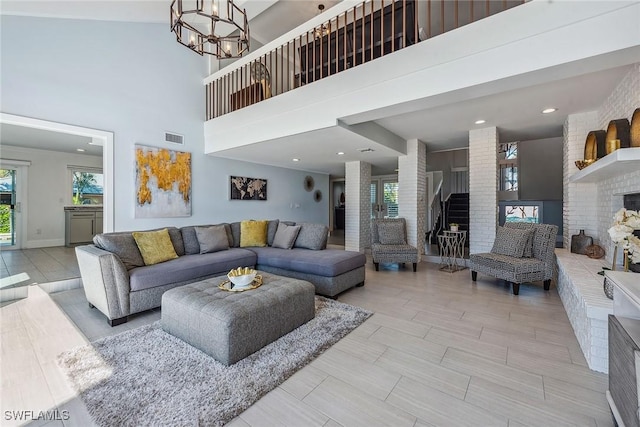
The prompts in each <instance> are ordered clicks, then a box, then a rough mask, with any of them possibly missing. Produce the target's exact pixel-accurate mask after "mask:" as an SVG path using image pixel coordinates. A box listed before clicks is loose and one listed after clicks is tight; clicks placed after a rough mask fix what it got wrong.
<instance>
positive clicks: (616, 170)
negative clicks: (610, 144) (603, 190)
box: [569, 147, 640, 183]
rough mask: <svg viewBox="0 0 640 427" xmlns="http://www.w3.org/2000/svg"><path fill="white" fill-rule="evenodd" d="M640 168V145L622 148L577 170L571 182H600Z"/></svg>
mask: <svg viewBox="0 0 640 427" xmlns="http://www.w3.org/2000/svg"><path fill="white" fill-rule="evenodd" d="M638 170H640V147H635V148H621V149H620V150H616V151H614V152H613V153H611V154H608V155H607V156H605V157H603V158H602V159H599V160H598V161H597V162H594V163H593V164H592V165H589V166H587V167H586V168H584V169H582V170H581V171H578V172H576V173H575V174H573V175H572V176H571V177H570V178H569V182H581V183H582V182H598V181H602V180H603V179H607V178H611V177H614V176H618V175H624V174H625V173H629V172H635V171H638Z"/></svg>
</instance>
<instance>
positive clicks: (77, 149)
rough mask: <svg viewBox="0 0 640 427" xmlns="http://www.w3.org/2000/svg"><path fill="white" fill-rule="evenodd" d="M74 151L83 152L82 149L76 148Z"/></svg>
mask: <svg viewBox="0 0 640 427" xmlns="http://www.w3.org/2000/svg"><path fill="white" fill-rule="evenodd" d="M76 151H80V152H83V151H84V148H76Z"/></svg>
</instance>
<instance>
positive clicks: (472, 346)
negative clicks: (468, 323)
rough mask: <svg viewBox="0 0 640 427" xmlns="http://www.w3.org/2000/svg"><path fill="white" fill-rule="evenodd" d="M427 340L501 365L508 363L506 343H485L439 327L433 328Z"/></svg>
mask: <svg viewBox="0 0 640 427" xmlns="http://www.w3.org/2000/svg"><path fill="white" fill-rule="evenodd" d="M425 340H427V341H430V342H434V343H438V344H440V345H442V346H446V347H449V348H455V349H458V350H463V351H466V352H469V353H473V354H477V355H478V356H482V357H486V358H488V359H493V360H496V361H498V362H501V363H506V361H507V347H506V346H505V345H504V344H505V343H491V342H488V341H487V342H484V341H482V340H480V339H478V338H475V337H469V336H467V335H462V334H458V333H456V332H451V331H450V330H445V329H440V328H438V327H434V328H431V330H430V331H429V333H428V334H427V336H426V337H425Z"/></svg>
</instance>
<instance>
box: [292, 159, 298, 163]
mask: <svg viewBox="0 0 640 427" xmlns="http://www.w3.org/2000/svg"><path fill="white" fill-rule="evenodd" d="M291 161H293V162H299V161H300V159H291Z"/></svg>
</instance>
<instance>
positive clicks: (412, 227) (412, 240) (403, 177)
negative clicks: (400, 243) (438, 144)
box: [398, 139, 427, 254]
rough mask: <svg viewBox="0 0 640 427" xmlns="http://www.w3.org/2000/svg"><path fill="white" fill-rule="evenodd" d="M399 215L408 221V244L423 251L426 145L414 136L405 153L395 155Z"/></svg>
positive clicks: (425, 212)
mask: <svg viewBox="0 0 640 427" xmlns="http://www.w3.org/2000/svg"><path fill="white" fill-rule="evenodd" d="M398 169H399V170H398V215H399V216H400V217H401V218H404V219H405V220H406V222H407V239H408V242H407V243H409V244H410V245H412V246H415V247H416V248H418V254H424V239H425V227H426V220H427V205H426V203H427V201H426V197H427V146H426V145H425V144H424V142H422V141H419V140H417V139H411V140H409V141H407V155H406V156H400V157H398Z"/></svg>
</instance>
